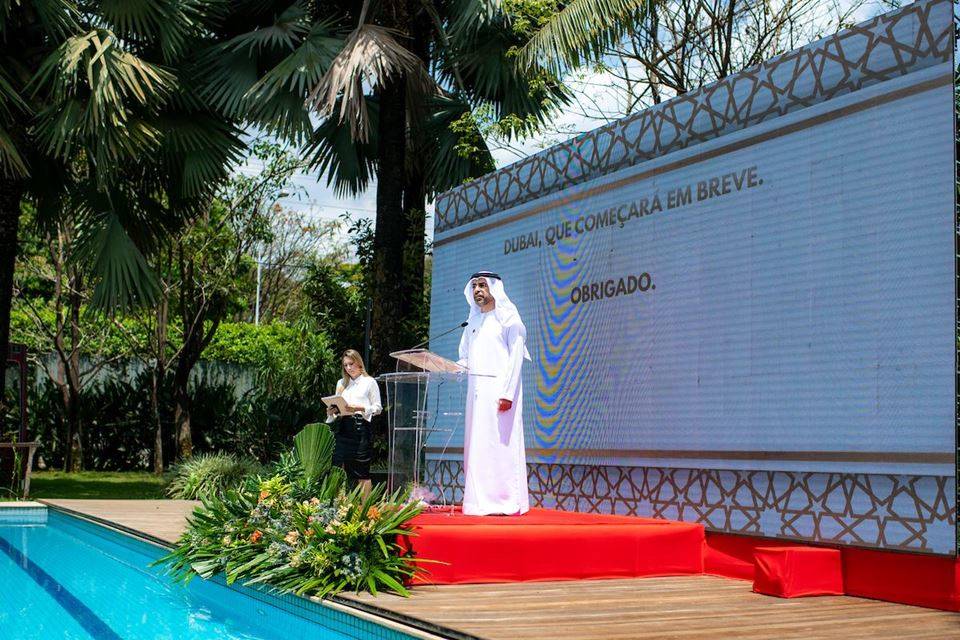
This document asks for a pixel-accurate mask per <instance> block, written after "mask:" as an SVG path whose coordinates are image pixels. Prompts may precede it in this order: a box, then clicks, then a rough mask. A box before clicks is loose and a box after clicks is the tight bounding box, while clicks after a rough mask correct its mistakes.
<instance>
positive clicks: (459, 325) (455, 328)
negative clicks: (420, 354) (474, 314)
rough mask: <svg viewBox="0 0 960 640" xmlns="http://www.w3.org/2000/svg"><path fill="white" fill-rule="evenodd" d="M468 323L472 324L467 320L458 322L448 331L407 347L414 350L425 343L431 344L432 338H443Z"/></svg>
mask: <svg viewBox="0 0 960 640" xmlns="http://www.w3.org/2000/svg"><path fill="white" fill-rule="evenodd" d="M468 324H470V323H469V322H467V321H463V322H461V323H460V324H458V325H457V326H455V327H454V328H452V329H447V330H446V331H444V332H443V333H441V334H438V335H435V336H430V337H429V338H427V339H426V340H424V341H423V342H421V343H420V344H417V345H414V346H412V347H410V348H409V349H407V351H413V350H414V349H419V348H420V347H422V346H424V345H427V344H430V341H431V340H436V339H437V338H442V337H443V336H445V335H448V334H451V333H453V332H454V331H456V330H457V329H463V328H464V327H465V326H467V325H468Z"/></svg>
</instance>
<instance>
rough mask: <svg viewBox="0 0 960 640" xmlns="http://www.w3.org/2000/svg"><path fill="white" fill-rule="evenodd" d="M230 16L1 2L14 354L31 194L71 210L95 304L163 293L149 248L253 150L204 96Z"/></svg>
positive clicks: (127, 302)
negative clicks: (201, 70)
mask: <svg viewBox="0 0 960 640" xmlns="http://www.w3.org/2000/svg"><path fill="white" fill-rule="evenodd" d="M224 17H225V12H224V9H223V4H222V3H221V2H218V1H216V0H105V1H102V2H98V3H87V2H82V1H80V0H19V1H16V0H0V349H2V350H3V351H4V352H5V351H6V349H7V343H8V340H9V313H10V302H11V297H12V276H13V265H14V261H15V258H16V254H17V241H18V224H19V217H20V205H21V202H22V201H23V199H24V198H31V199H33V200H34V201H35V202H36V204H37V212H38V215H37V218H38V222H39V223H40V224H41V225H45V224H46V225H49V224H51V223H52V221H54V220H56V219H58V217H62V216H70V218H71V223H72V224H73V225H74V226H75V228H76V229H77V251H76V255H77V257H78V259H80V260H81V261H82V263H83V264H84V265H85V266H86V268H88V269H89V271H90V272H91V273H92V274H93V276H94V277H95V279H96V282H97V284H96V287H95V289H94V295H93V299H92V303H93V304H92V306H93V307H94V308H96V309H99V310H105V311H116V310H122V309H125V308H129V307H131V306H132V305H136V304H143V303H149V302H152V301H153V300H154V299H155V297H156V295H157V280H156V277H155V275H154V274H153V272H152V271H151V269H150V268H149V266H148V262H147V259H146V257H145V256H147V255H149V254H150V252H151V251H152V250H153V249H154V248H155V247H156V246H157V244H158V239H159V238H161V237H163V236H164V235H165V234H167V233H170V232H171V231H173V230H175V229H178V228H179V227H181V226H182V225H183V224H184V222H185V221H187V220H189V219H190V218H191V217H192V216H195V215H196V214H197V212H199V211H201V210H202V208H203V206H204V204H205V203H206V202H207V201H209V199H210V198H211V197H212V195H213V193H214V191H215V190H216V189H217V187H218V186H219V184H221V183H222V181H223V180H225V179H226V177H227V175H228V173H229V166H230V165H231V163H234V162H237V161H239V159H240V158H241V153H240V151H241V149H242V148H243V145H242V142H241V140H240V134H241V132H240V130H239V129H238V128H237V126H236V124H235V121H234V120H233V119H232V118H230V117H229V116H227V115H226V114H224V113H223V112H220V111H217V110H216V109H214V108H211V107H210V106H209V105H207V104H204V103H203V102H202V101H201V100H200V99H199V98H198V96H197V86H196V83H197V80H196V77H197V65H198V59H197V51H199V50H201V49H203V48H204V45H205V43H206V42H207V40H208V39H209V38H210V37H211V33H214V32H215V30H216V29H217V28H219V26H220V24H221V23H222V21H223V19H224ZM0 371H2V369H0ZM2 375H3V374H2V373H0V384H2V382H3V379H2ZM158 455H159V452H158Z"/></svg>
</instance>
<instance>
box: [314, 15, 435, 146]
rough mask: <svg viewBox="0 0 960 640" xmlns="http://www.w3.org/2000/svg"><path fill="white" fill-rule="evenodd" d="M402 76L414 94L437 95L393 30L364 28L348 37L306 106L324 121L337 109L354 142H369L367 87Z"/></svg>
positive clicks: (415, 58) (363, 26)
mask: <svg viewBox="0 0 960 640" xmlns="http://www.w3.org/2000/svg"><path fill="white" fill-rule="evenodd" d="M401 76H405V77H406V78H407V79H408V81H409V82H411V83H413V84H414V85H415V88H414V87H412V88H413V89H414V90H413V91H412V92H411V93H414V94H428V95H429V94H431V93H435V92H436V91H437V88H436V84H435V83H434V81H433V79H432V78H431V77H430V75H429V73H428V72H427V70H426V68H425V67H424V66H423V62H422V61H421V60H420V58H419V57H417V56H416V55H415V54H414V53H412V52H411V51H409V50H408V49H406V48H405V47H403V46H402V45H401V44H400V43H399V42H397V40H396V38H394V37H393V32H392V31H391V30H390V29H387V28H385V27H381V26H378V25H372V24H361V25H360V26H358V27H357V28H356V29H354V30H353V31H352V32H351V33H350V35H349V36H347V39H346V41H345V42H344V44H343V48H342V49H341V50H340V52H339V53H338V54H337V57H336V58H334V59H333V62H332V63H331V64H330V69H329V70H328V71H327V72H326V73H325V74H324V75H323V77H322V78H321V79H320V82H318V83H317V85H316V86H315V87H314V88H313V91H311V92H310V96H309V98H308V99H307V102H308V104H310V105H311V106H312V107H313V109H314V110H315V111H316V112H317V113H318V114H319V115H320V116H322V117H329V116H332V115H333V114H334V110H335V109H336V111H337V114H336V118H337V120H338V121H339V122H344V121H346V122H347V123H348V124H349V126H350V131H351V132H352V134H353V136H354V138H356V139H357V140H360V141H366V140H367V139H368V137H369V135H370V117H369V113H368V112H367V103H366V100H365V99H364V93H365V92H364V87H382V86H384V84H385V83H386V82H387V81H389V80H391V79H393V78H397V77H401ZM338 105H339V107H338Z"/></svg>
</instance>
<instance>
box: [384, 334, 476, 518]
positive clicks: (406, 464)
mask: <svg viewBox="0 0 960 640" xmlns="http://www.w3.org/2000/svg"><path fill="white" fill-rule="evenodd" d="M390 355H391V356H392V357H394V358H396V360H397V371H395V372H394V373H385V374H382V375H380V376H378V377H377V380H379V381H380V382H382V383H383V385H384V387H385V389H386V403H385V405H384V406H385V407H386V411H387V440H388V451H387V490H388V491H390V492H393V491H396V490H397V489H400V488H402V487H410V489H411V495H412V497H414V498H416V499H420V500H423V501H424V502H426V503H428V504H433V505H435V506H438V507H445V506H448V502H449V503H450V504H449V506H450V507H451V508H452V506H453V505H452V499H451V500H449V501H448V498H447V495H446V493H447V491H446V490H447V487H446V486H444V484H445V482H444V479H443V478H437V479H436V483H435V484H436V489H437V494H436V495H430V493H431V492H429V491H428V486H429V485H430V484H431V483H430V482H429V481H428V478H427V468H426V449H427V447H428V446H430V448H431V449H432V450H433V451H432V452H433V453H436V454H437V455H438V456H439V457H440V458H442V457H443V456H444V455H445V453H446V450H447V447H448V446H449V445H450V441H451V439H452V438H453V434H454V432H455V430H456V428H457V427H458V426H460V425H462V424H463V411H464V406H465V404H466V393H467V379H468V378H469V376H471V375H474V374H470V373H469V372H468V371H467V369H466V367H463V366H461V365H459V364H457V363H456V362H453V361H451V360H448V359H446V358H444V357H442V356H438V355H437V354H435V353H432V352H430V351H427V350H426V349H410V350H407V351H395V352H393V353H391V354H390ZM451 498H452V496H451Z"/></svg>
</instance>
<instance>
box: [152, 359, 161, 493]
mask: <svg viewBox="0 0 960 640" xmlns="http://www.w3.org/2000/svg"><path fill="white" fill-rule="evenodd" d="M158 375H159V376H160V378H161V380H162V379H163V367H162V365H160V364H159V363H158V366H156V367H154V368H153V370H152V371H151V372H150V382H151V385H150V408H151V409H152V413H153V419H154V421H155V423H156V424H155V433H156V436H155V438H154V440H153V472H154V473H155V474H157V475H161V474H162V473H163V425H162V423H161V421H160V389H159V383H158V382H157V376H158Z"/></svg>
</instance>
